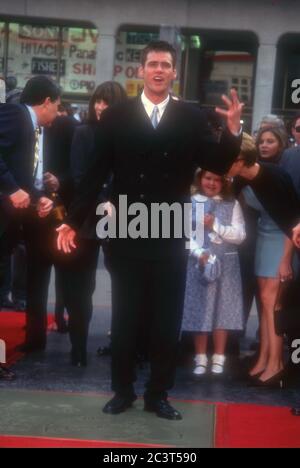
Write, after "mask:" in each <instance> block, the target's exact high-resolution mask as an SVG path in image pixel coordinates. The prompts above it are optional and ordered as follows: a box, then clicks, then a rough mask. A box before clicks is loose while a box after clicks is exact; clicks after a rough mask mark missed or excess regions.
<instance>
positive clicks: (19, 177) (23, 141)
mask: <svg viewBox="0 0 300 468" xmlns="http://www.w3.org/2000/svg"><path fill="white" fill-rule="evenodd" d="M33 165H34V130H33V126H32V121H31V117H30V114H29V112H28V110H27V108H26V107H25V106H24V105H21V104H2V105H0V192H1V194H2V197H7V196H8V195H11V194H12V193H14V192H16V191H17V190H18V189H20V188H21V189H23V190H25V191H27V192H29V193H30V195H31V196H32V197H35V196H36V195H37V191H36V189H35V188H34V186H33Z"/></svg>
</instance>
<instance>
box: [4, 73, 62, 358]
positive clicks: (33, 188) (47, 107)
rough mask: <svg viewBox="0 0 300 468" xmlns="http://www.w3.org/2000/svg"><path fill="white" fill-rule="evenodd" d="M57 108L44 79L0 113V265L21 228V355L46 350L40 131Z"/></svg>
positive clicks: (46, 209)
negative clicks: (24, 261) (24, 267)
mask: <svg viewBox="0 0 300 468" xmlns="http://www.w3.org/2000/svg"><path fill="white" fill-rule="evenodd" d="M59 103H60V91H59V89H58V87H57V86H56V85H55V84H54V83H53V82H52V81H51V80H50V79H48V78H47V77H44V76H39V77H35V78H32V79H31V80H29V81H28V82H27V84H26V86H25V88H24V90H23V92H22V95H21V104H3V105H2V106H1V107H0V192H1V204H0V224H1V225H2V229H3V230H4V234H3V235H2V236H1V238H0V263H1V261H2V258H3V254H4V253H5V252H7V251H10V250H11V249H12V248H13V246H14V239H15V237H16V236H15V234H16V232H18V230H19V229H20V227H21V228H22V231H23V235H24V240H25V246H26V250H27V258H28V280H27V281H28V285H27V326H26V341H25V344H24V345H23V346H22V349H21V350H22V351H25V352H26V351H28V352H29V351H35V350H41V349H44V348H45V345H46V324H47V321H46V310H47V309H46V306H47V286H48V282H49V277H50V268H49V267H48V261H47V255H48V252H49V250H50V246H49V242H50V236H49V219H50V218H49V214H50V212H51V210H52V207H53V201H52V200H51V199H50V197H49V193H48V192H47V190H46V188H45V183H44V182H45V181H44V173H45V172H46V171H47V160H46V158H45V157H44V153H43V140H44V132H43V128H44V127H48V126H50V125H51V124H52V122H53V120H54V119H55V118H56V115H57V108H58V105H59Z"/></svg>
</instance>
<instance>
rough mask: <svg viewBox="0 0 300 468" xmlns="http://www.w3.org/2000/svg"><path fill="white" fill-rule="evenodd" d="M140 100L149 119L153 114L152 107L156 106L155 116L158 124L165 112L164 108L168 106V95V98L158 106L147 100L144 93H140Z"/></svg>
mask: <svg viewBox="0 0 300 468" xmlns="http://www.w3.org/2000/svg"><path fill="white" fill-rule="evenodd" d="M141 100H142V104H143V106H144V108H145V111H146V113H147V115H148V117H149V119H151V115H152V112H153V109H154V107H155V106H156V107H157V108H158V114H157V120H158V123H159V122H160V119H161V118H162V116H163V114H164V112H165V110H166V107H167V105H168V102H169V100H170V95H169V94H168V97H167V98H166V99H165V100H164V101H162V102H160V103H159V104H153V102H152V101H150V99H148V98H147V97H146V95H145V93H144V91H143V92H142V94H141Z"/></svg>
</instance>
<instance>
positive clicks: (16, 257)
mask: <svg viewBox="0 0 300 468" xmlns="http://www.w3.org/2000/svg"><path fill="white" fill-rule="evenodd" d="M26 278H27V255H26V248H25V245H24V243H23V242H21V241H19V242H18V245H17V246H16V248H15V250H14V253H13V258H12V290H11V292H12V300H13V303H14V304H15V306H16V308H17V309H18V310H25V309H26V281H27V279H26Z"/></svg>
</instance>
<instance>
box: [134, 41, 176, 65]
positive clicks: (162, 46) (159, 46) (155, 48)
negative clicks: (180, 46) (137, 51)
mask: <svg viewBox="0 0 300 468" xmlns="http://www.w3.org/2000/svg"><path fill="white" fill-rule="evenodd" d="M149 52H169V54H171V56H172V63H173V68H175V67H176V50H175V49H174V47H173V46H172V45H171V44H169V42H166V41H152V42H149V44H148V45H147V46H146V47H145V48H144V49H143V50H142V53H141V64H142V66H143V67H144V66H145V63H146V60H147V56H148V54H149Z"/></svg>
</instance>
